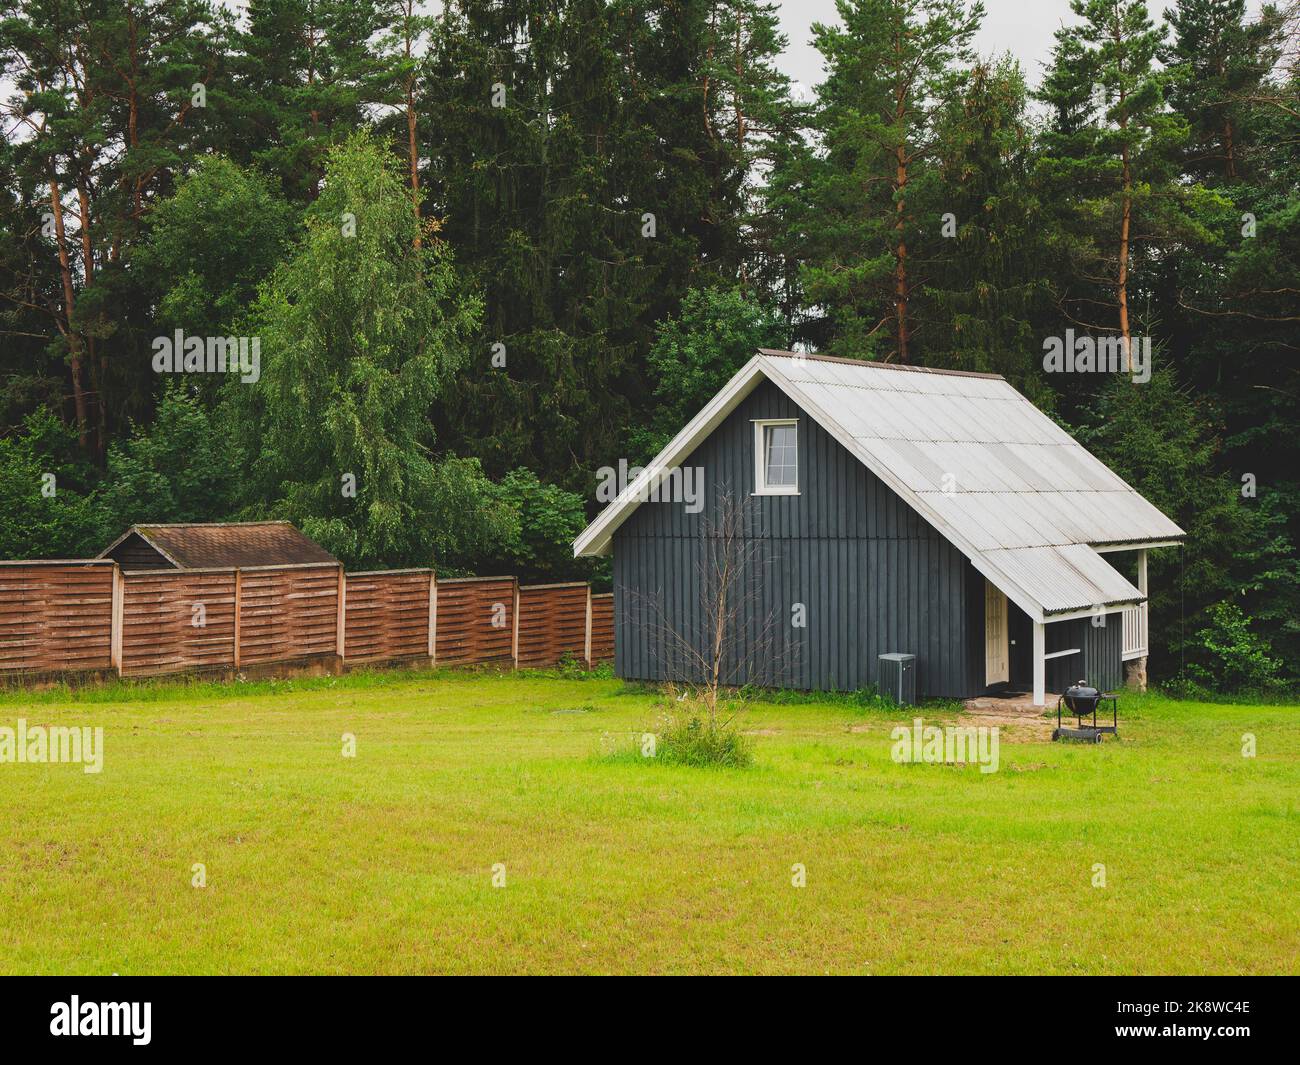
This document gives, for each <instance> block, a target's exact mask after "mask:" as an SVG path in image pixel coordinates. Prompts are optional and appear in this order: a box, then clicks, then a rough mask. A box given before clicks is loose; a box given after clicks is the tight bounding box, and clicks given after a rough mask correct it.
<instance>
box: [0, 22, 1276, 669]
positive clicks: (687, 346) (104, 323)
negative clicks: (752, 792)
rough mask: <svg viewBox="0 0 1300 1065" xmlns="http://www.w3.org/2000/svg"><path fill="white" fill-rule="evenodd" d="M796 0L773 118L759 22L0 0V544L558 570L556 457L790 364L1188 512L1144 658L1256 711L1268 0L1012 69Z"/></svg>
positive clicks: (572, 489)
mask: <svg viewBox="0 0 1300 1065" xmlns="http://www.w3.org/2000/svg"><path fill="white" fill-rule="evenodd" d="M837 6H838V13H839V17H838V20H837V21H836V22H835V23H834V24H833V25H826V26H821V25H819V26H816V27H814V35H815V44H816V47H817V49H818V51H819V52H820V53H821V55H822V57H823V59H824V66H825V78H824V81H822V82H821V83H820V84H819V85H817V86H816V87H815V89H814V90H812V91H801V89H800V87H798V86H794V85H792V84H791V82H790V80H789V79H788V78H787V77H786V76H785V75H783V74H782V73H781V70H780V64H779V57H780V54H781V52H782V49H783V48H784V46H785V43H786V42H785V40H784V38H783V37H782V34H781V32H780V29H779V24H778V18H777V11H776V5H775V4H772V3H765V2H762V0H450V2H448V3H446V4H436V5H435V4H429V5H426V4H422V3H417V2H415V0H250V2H249V3H248V4H247V6H246V8H245V9H244V10H242V11H239V12H232V11H230V10H227V9H225V8H224V7H222V6H221V5H219V4H213V3H209V2H208V0H0V63H2V64H3V71H2V72H0V90H2V91H3V97H4V98H3V102H0V121H3V123H4V127H5V138H4V142H3V145H2V146H0V337H2V338H3V340H2V342H0V423H2V424H0V557H7V558H38V557H81V556H85V555H87V554H93V553H95V552H97V551H98V550H99V549H100V548H102V547H103V546H104V545H105V544H107V543H108V542H109V541H111V540H112V539H113V538H114V537H115V536H117V535H118V534H119V533H120V532H121V531H122V530H123V529H124V528H125V527H126V526H127V525H129V524H130V523H132V522H136V521H219V520H236V519H248V518H263V517H276V518H287V519H290V520H292V521H294V522H296V523H297V524H298V525H299V526H300V527H302V528H303V529H304V530H305V531H306V532H307V533H308V534H309V535H311V536H312V537H314V538H315V539H317V540H318V541H319V542H320V543H322V544H323V545H324V546H326V547H327V548H329V549H330V550H331V551H333V552H334V553H335V554H337V555H338V556H339V557H340V558H342V559H344V560H345V561H346V562H347V563H348V565H349V566H362V567H367V568H372V567H380V566H398V565H430V564H432V565H435V566H437V567H438V568H439V570H440V571H442V572H481V573H488V572H494V571H497V572H501V571H509V572H519V573H522V574H525V575H530V576H539V575H540V576H556V577H565V576H587V575H589V574H591V572H592V571H591V568H590V564H589V563H588V562H587V561H586V560H582V561H577V562H575V560H573V559H572V557H571V551H570V546H569V545H570V543H571V541H572V539H573V537H574V536H575V535H576V534H577V532H578V531H580V530H581V528H582V526H583V525H584V524H585V522H586V520H587V519H588V518H589V517H590V515H591V514H592V513H593V512H594V510H595V508H596V503H595V496H594V488H595V485H596V483H597V480H598V477H599V470H600V468H601V467H605V466H611V465H617V463H618V460H619V459H627V460H628V461H630V462H633V463H637V462H644V461H646V460H648V459H649V458H651V457H652V456H653V455H654V454H655V452H656V451H657V450H658V448H659V447H660V446H662V444H663V443H664V442H666V440H667V439H668V438H669V437H670V436H671V435H672V434H673V433H675V432H676V430H677V429H678V428H680V427H681V425H682V424H683V423H684V422H685V421H686V420H687V419H688V418H689V417H691V416H692V415H693V414H694V413H695V411H696V410H698V409H699V407H700V406H701V405H703V403H704V402H705V401H706V400H707V399H708V398H709V397H710V396H711V395H712V394H713V393H714V392H715V391H716V390H717V389H718V388H719V387H720V386H721V385H722V383H723V382H725V381H726V380H727V378H728V377H729V376H730V375H731V374H732V373H733V372H734V371H735V370H736V369H737V368H738V367H739V366H740V365H741V364H742V363H743V362H744V361H745V360H746V359H748V357H749V356H750V354H752V352H753V350H754V349H755V348H756V347H760V346H766V347H782V348H791V347H798V348H802V349H806V350H810V351H821V352H826V353H830V354H835V355H842V356H849V357H853V358H868V359H878V360H888V361H895V362H903V363H910V364H916V365H925V366H934V367H947V368H956V369H965V370H976V371H988V372H995V373H1000V374H1003V375H1004V376H1006V377H1007V379H1008V380H1009V381H1010V382H1011V383H1012V384H1014V385H1015V386H1016V387H1017V388H1019V389H1021V390H1022V391H1023V392H1024V393H1026V394H1027V395H1028V396H1029V397H1030V398H1031V399H1033V401H1034V402H1035V403H1037V404H1038V405H1039V406H1040V407H1041V408H1042V409H1044V410H1045V411H1047V412H1048V413H1049V414H1051V415H1052V416H1053V417H1055V418H1057V419H1058V420H1059V421H1060V422H1061V424H1062V425H1064V426H1065V427H1066V428H1067V429H1068V430H1069V431H1070V432H1072V433H1073V434H1074V435H1075V436H1076V437H1077V438H1078V439H1079V440H1080V441H1081V442H1082V443H1083V444H1084V445H1085V446H1086V447H1088V448H1089V449H1091V450H1092V451H1094V452H1095V453H1097V454H1098V455H1099V456H1100V457H1102V458H1103V459H1104V460H1105V461H1106V462H1107V463H1109V464H1110V465H1111V466H1112V467H1113V468H1114V469H1115V470H1116V471H1117V472H1118V473H1119V474H1120V475H1121V476H1123V477H1124V478H1125V479H1126V480H1127V481H1128V482H1129V483H1130V484H1132V485H1133V486H1134V487H1136V488H1137V489H1138V490H1139V491H1141V492H1143V493H1144V494H1145V495H1146V496H1147V497H1148V498H1149V499H1151V500H1152V501H1153V502H1154V503H1156V505H1158V506H1159V507H1160V508H1161V509H1162V510H1164V511H1165V512H1166V513H1167V514H1169V515H1170V516H1171V517H1173V518H1174V519H1175V520H1176V521H1178V522H1179V524H1180V525H1182V526H1183V527H1184V528H1185V529H1186V530H1187V531H1188V534H1189V535H1188V542H1187V545H1186V547H1185V548H1183V549H1182V550H1166V551H1162V552H1157V553H1156V554H1155V556H1154V557H1153V562H1152V572H1151V588H1152V600H1153V605H1152V612H1151V616H1152V634H1151V638H1152V646H1153V652H1152V653H1153V656H1154V657H1153V660H1152V666H1153V670H1154V671H1155V672H1156V674H1157V675H1159V676H1163V677H1169V676H1172V675H1174V674H1178V675H1179V676H1180V677H1181V679H1182V680H1183V681H1184V682H1186V683H1189V684H1199V685H1202V686H1204V687H1207V688H1214V689H1218V690H1228V689H1246V688H1251V689H1258V688H1263V687H1268V686H1271V685H1280V684H1285V683H1287V682H1288V681H1289V682H1292V683H1294V682H1295V681H1296V679H1297V675H1298V674H1300V562H1298V561H1297V557H1296V551H1295V543H1296V539H1297V536H1298V535H1300V475H1298V474H1297V470H1298V469H1300V442H1298V441H1297V418H1296V410H1297V405H1298V401H1300V395H1298V393H1300V388H1298V387H1297V372H1296V353H1297V349H1298V348H1300V340H1298V338H1300V298H1298V297H1300V190H1298V188H1297V185H1298V181H1300V3H1297V0H1285V2H1282V3H1276V4H1270V5H1267V6H1265V7H1264V8H1263V10H1262V12H1256V13H1254V14H1250V13H1248V12H1247V10H1246V7H1245V0H1176V2H1172V3H1170V4H1169V7H1168V9H1167V10H1156V9H1154V8H1152V7H1149V6H1148V4H1147V3H1146V2H1145V0H1073V9H1074V17H1073V19H1072V20H1071V22H1070V24H1069V25H1068V26H1067V27H1065V28H1064V29H1062V30H1061V31H1060V32H1059V33H1058V34H1057V39H1056V44H1055V48H1054V49H1053V52H1052V55H1051V58H1050V61H1049V62H1048V64H1047V65H1046V68H1045V69H1044V70H1043V71H1042V72H1041V78H1040V77H1039V76H1038V75H1039V73H1040V72H1035V71H1026V70H1024V69H1022V68H1021V67H1020V66H1019V65H1018V64H1017V63H1016V62H1015V61H1014V60H1013V59H1011V58H1010V57H1008V56H1005V55H980V54H977V52H976V50H975V48H974V45H973V41H974V40H975V35H976V33H977V31H978V29H979V27H980V24H981V20H982V18H983V15H984V12H983V9H982V7H981V6H980V4H978V3H971V2H966V0H838V4H837ZM1031 82H1032V83H1033V84H1034V85H1036V86H1037V87H1036V88H1031ZM1067 330H1070V331H1072V332H1071V333H1070V334H1069V335H1071V336H1076V335H1077V336H1089V337H1097V338H1120V339H1122V340H1123V341H1125V342H1132V344H1133V345H1135V346H1140V345H1141V344H1142V343H1143V342H1147V343H1150V345H1151V350H1152V372H1151V374H1150V379H1149V380H1147V381H1145V382H1144V383H1135V381H1134V379H1133V375H1132V374H1119V373H1048V372H1046V371H1045V364H1044V350H1045V344H1046V343H1047V342H1049V341H1050V340H1051V338H1062V337H1064V336H1066V335H1067V332H1066V331H1067ZM172 338H175V339H174V341H173V339H172ZM192 338H198V343H199V344H200V346H202V345H203V344H204V343H206V342H207V341H209V340H212V339H213V338H215V340H216V343H217V350H221V349H222V345H223V344H226V343H227V342H228V345H229V346H230V350H232V351H233V350H235V347H234V346H233V345H235V343H236V342H237V341H239V340H241V339H242V341H243V342H244V346H245V350H247V349H248V347H249V343H248V342H249V341H256V350H257V352H258V354H259V359H260V361H259V364H258V368H257V372H256V374H255V375H245V376H246V378H248V377H254V376H255V379H246V380H244V381H241V380H240V378H239V376H238V375H236V376H231V375H229V374H217V373H184V374H179V373H172V372H165V371H164V372H159V369H158V366H159V350H160V347H164V348H165V347H168V345H172V346H179V347H180V348H181V349H183V348H184V344H185V342H186V340H189V339H192ZM595 575H596V576H597V577H599V576H600V573H596V574H595Z"/></svg>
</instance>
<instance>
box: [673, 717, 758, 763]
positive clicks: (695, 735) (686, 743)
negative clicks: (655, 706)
mask: <svg viewBox="0 0 1300 1065" xmlns="http://www.w3.org/2000/svg"><path fill="white" fill-rule="evenodd" d="M655 757H656V758H657V759H658V760H659V761H661V762H666V763H668V764H669V765H694V766H726V767H732V768H739V767H743V766H747V765H749V764H750V763H751V762H752V761H753V760H754V752H753V744H752V743H751V741H750V739H749V737H748V736H745V735H743V734H742V733H741V731H740V730H739V729H738V728H737V727H736V722H735V718H734V717H731V718H726V719H723V718H721V717H715V718H714V719H713V720H712V721H710V720H709V717H708V715H707V714H706V713H705V712H704V710H703V708H702V707H690V708H688V709H684V710H680V711H677V712H675V713H670V714H667V715H665V717H664V723H663V726H662V727H661V728H660V729H659V731H658V733H657V740H656V750H655Z"/></svg>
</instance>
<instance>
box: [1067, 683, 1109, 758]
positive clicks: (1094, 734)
mask: <svg viewBox="0 0 1300 1065" xmlns="http://www.w3.org/2000/svg"><path fill="white" fill-rule="evenodd" d="M1103 703H1110V715H1111V716H1110V721H1111V723H1110V724H1109V725H1101V724H1098V723H1097V711H1098V709H1099V708H1100V707H1101V705H1102V704H1103ZM1063 713H1066V714H1069V715H1070V716H1072V717H1073V718H1074V719H1075V727H1074V728H1067V727H1065V726H1064V725H1062V723H1061V716H1062V714H1063ZM1086 717H1091V718H1092V722H1091V724H1084V718H1086ZM1105 732H1109V733H1110V734H1111V735H1112V736H1118V735H1119V696H1117V695H1115V694H1114V693H1113V692H1103V691H1101V690H1100V689H1098V688H1093V687H1090V686H1089V685H1088V683H1087V682H1086V681H1082V680H1081V681H1079V682H1078V683H1077V684H1072V685H1071V686H1070V687H1069V688H1067V689H1066V690H1065V692H1064V694H1063V695H1062V696H1061V697H1060V698H1059V699H1057V700H1056V731H1054V732H1053V733H1052V739H1054V740H1087V741H1088V742H1090V743H1100V742H1101V737H1102V733H1105Z"/></svg>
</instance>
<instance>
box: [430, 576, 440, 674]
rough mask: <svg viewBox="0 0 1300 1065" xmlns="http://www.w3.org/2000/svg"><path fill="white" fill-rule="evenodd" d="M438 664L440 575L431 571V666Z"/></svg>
mask: <svg viewBox="0 0 1300 1065" xmlns="http://www.w3.org/2000/svg"><path fill="white" fill-rule="evenodd" d="M437 663H438V575H437V573H435V572H434V571H433V570H429V665H430V667H432V666H435V665H437Z"/></svg>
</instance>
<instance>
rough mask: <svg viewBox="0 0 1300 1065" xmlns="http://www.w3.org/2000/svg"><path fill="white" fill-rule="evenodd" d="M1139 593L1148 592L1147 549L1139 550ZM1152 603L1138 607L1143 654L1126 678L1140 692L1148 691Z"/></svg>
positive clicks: (1135, 661)
mask: <svg viewBox="0 0 1300 1065" xmlns="http://www.w3.org/2000/svg"><path fill="white" fill-rule="evenodd" d="M1137 555H1138V591H1139V592H1141V593H1142V594H1143V595H1147V594H1149V593H1148V592H1147V551H1146V548H1145V547H1143V548H1139V549H1138V553H1137ZM1150 610H1151V605H1150V603H1146V602H1143V603H1141V604H1139V605H1138V640H1139V642H1140V645H1141V647H1142V654H1141V655H1140V656H1138V657H1137V658H1136V659H1134V660H1133V661H1132V662H1130V663H1129V664H1128V669H1127V671H1126V672H1127V674H1128V675H1127V677H1126V678H1125V679H1126V680H1127V682H1128V684H1129V686H1130V687H1133V688H1136V689H1137V690H1138V691H1140V692H1144V691H1146V690H1147V654H1148V653H1149V652H1150V650H1151V645H1150V643H1149V642H1148V636H1147V616H1148V614H1149V613H1150Z"/></svg>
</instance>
